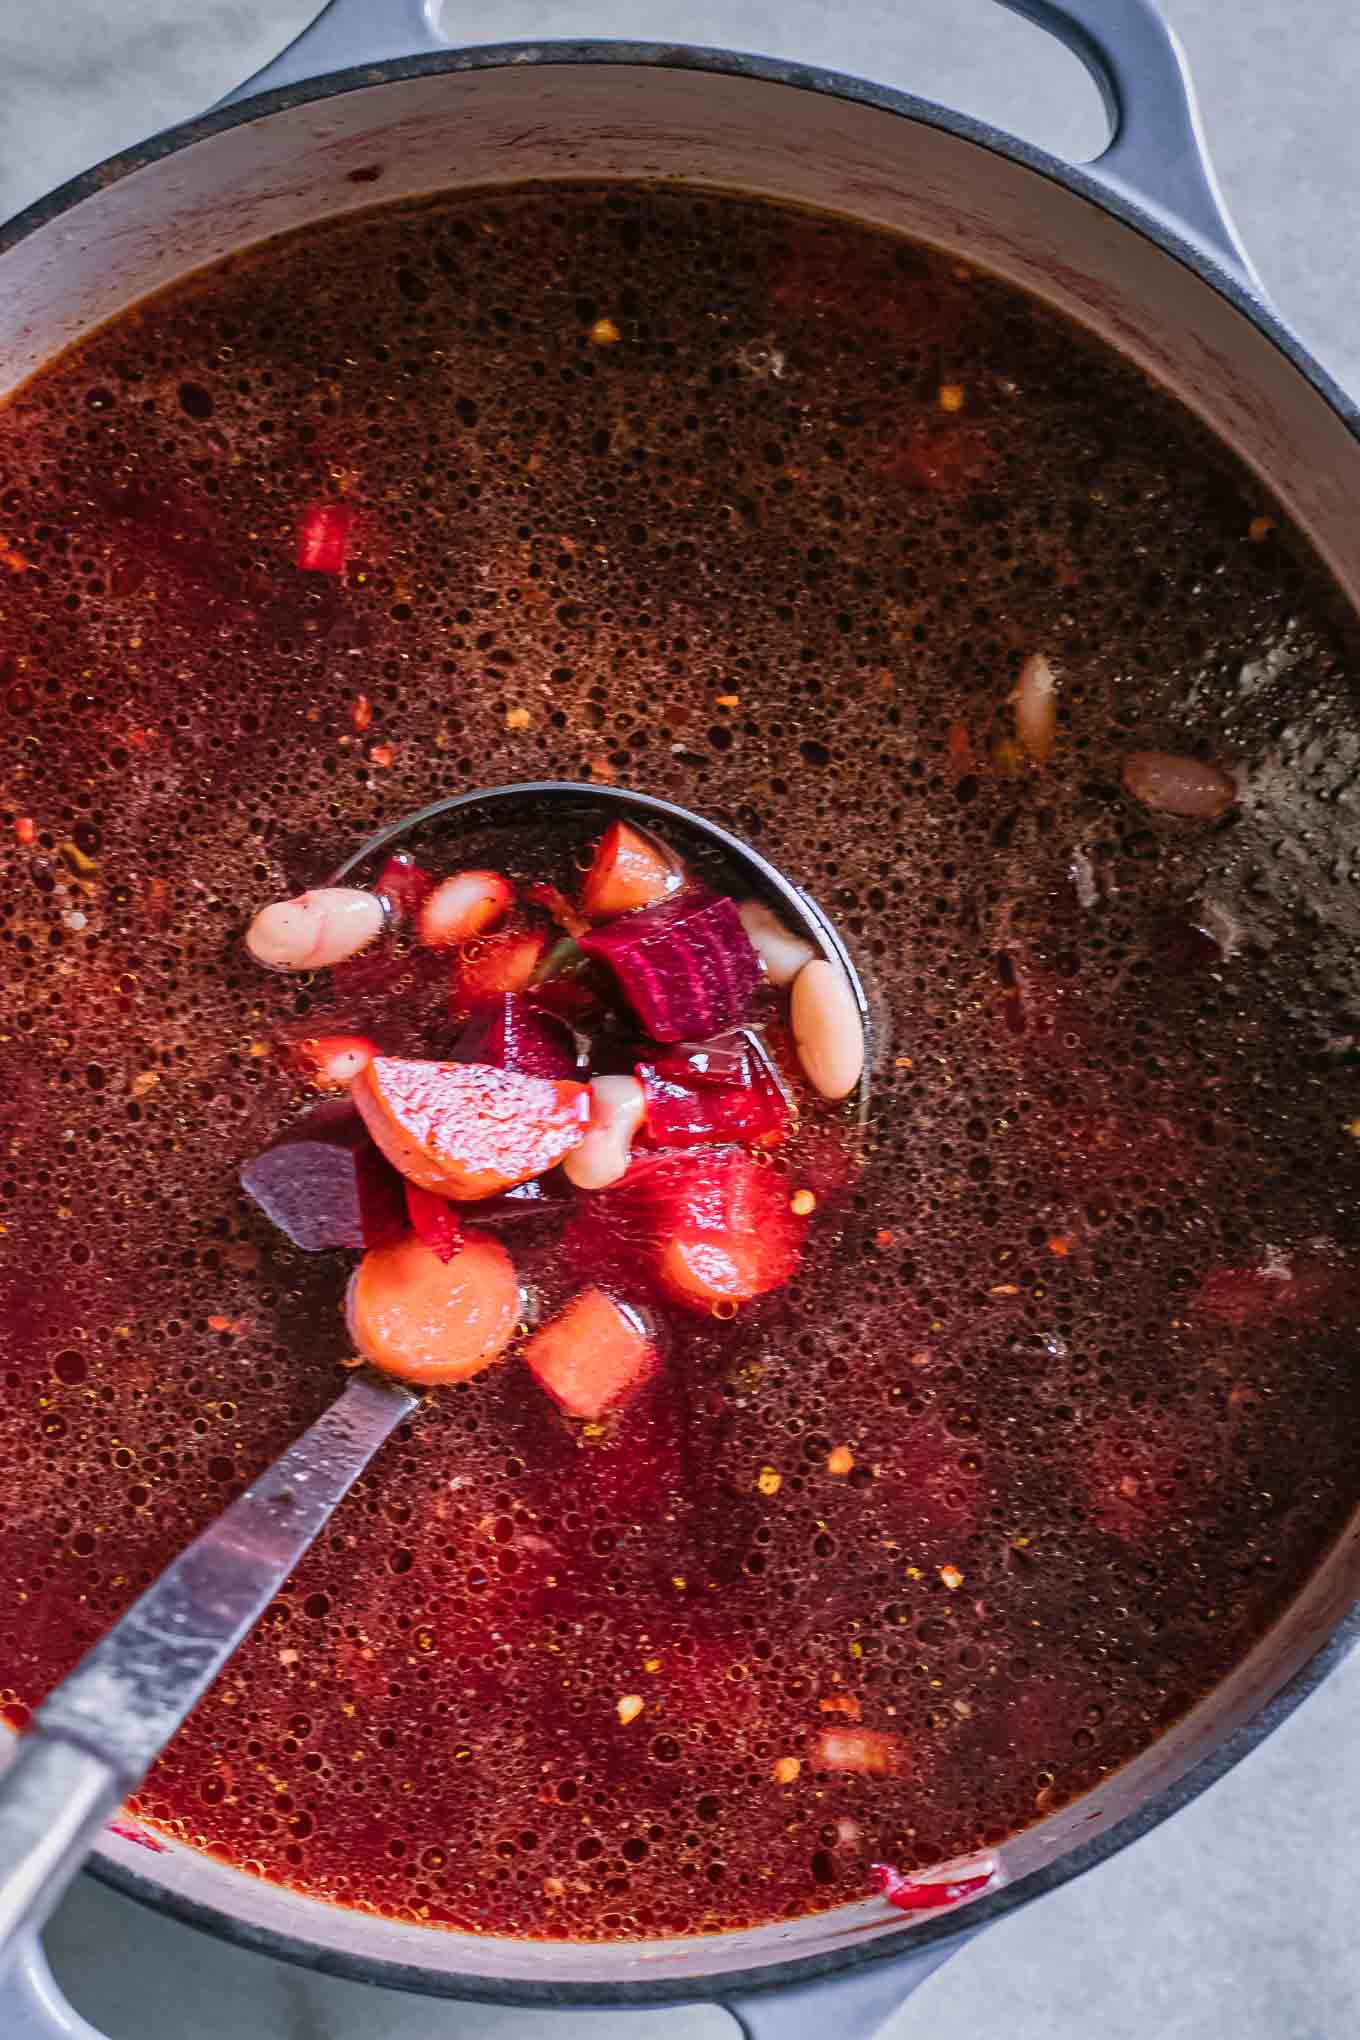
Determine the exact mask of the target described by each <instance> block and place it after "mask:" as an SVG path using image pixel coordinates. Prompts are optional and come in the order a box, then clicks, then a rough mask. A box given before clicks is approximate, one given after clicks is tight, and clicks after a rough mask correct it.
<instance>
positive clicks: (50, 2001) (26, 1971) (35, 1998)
mask: <svg viewBox="0 0 1360 2040" xmlns="http://www.w3.org/2000/svg"><path fill="white" fill-rule="evenodd" d="M0 2033H3V2035H4V2040H101V2035H100V2034H98V2033H96V2031H95V2029H94V2027H93V2026H92V2025H91V2024H90V2023H89V2021H88V2020H87V2019H82V2018H81V2016H80V2013H79V2012H77V2011H73V2010H72V2008H71V2006H70V2005H68V2004H67V2002H66V2000H65V1998H64V1997H63V1996H62V1994H61V1992H60V1991H59V1990H58V1988H57V1985H56V1979H55V1978H54V1977H53V1975H52V1972H51V1970H50V1969H49V1968H48V1966H47V1957H46V1956H45V1955H44V1954H43V1951H42V1943H41V1941H39V1939H38V1937H37V1935H36V1934H34V1935H33V1936H32V1938H31V1939H30V1940H27V1941H24V1942H23V1943H22V1944H21V1945H20V1946H19V1947H18V1948H17V1949H16V1951H15V1953H14V1955H13V1956H12V1957H11V1958H10V1965H9V1968H8V1969H7V1971H6V1972H5V1974H4V1975H3V1976H0Z"/></svg>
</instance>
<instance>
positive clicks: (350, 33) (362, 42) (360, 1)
mask: <svg viewBox="0 0 1360 2040" xmlns="http://www.w3.org/2000/svg"><path fill="white" fill-rule="evenodd" d="M441 4H442V0H328V4H327V5H326V6H325V7H323V8H322V10H321V12H320V13H319V14H318V15H317V17H316V19H315V20H314V21H309V22H308V24H307V26H306V28H304V29H302V30H301V31H300V32H299V33H298V34H297V35H296V36H294V38H293V40H292V42H290V43H289V45H288V47H287V49H286V50H281V51H280V52H279V54H278V56H276V57H275V58H274V59H273V61H272V63H268V64H265V65H264V66H263V68H262V69H261V70H258V71H256V72H255V73H254V74H253V76H251V77H249V78H247V79H246V81H245V83H244V85H238V86H237V87H236V90H235V91H234V92H228V93H227V95H226V97H225V98H224V99H219V100H218V102H217V104H218V105H219V106H235V105H236V103H237V101H238V100H241V99H253V98H254V97H255V96H256V94H257V93H260V92H276V91H278V89H279V87H280V86H283V85H299V84H301V83H302V82H303V81H304V80H306V79H309V78H323V77H325V76H326V74H327V73H328V72H330V71H349V70H353V69H354V67H355V66H356V65H358V64H385V63H388V62H390V61H391V60H392V58H394V57H424V56H428V55H430V54H431V53H432V52H433V51H435V50H444V49H447V48H448V47H449V45H448V41H447V39H446V38H445V37H444V36H442V35H440V33H439V32H438V30H437V28H436V27H435V23H436V21H437V20H438V18H439V15H440V12H441Z"/></svg>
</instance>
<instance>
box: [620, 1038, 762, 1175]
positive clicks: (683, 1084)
mask: <svg viewBox="0 0 1360 2040" xmlns="http://www.w3.org/2000/svg"><path fill="white" fill-rule="evenodd" d="M636 1075H637V1079H638V1082H639V1083H640V1084H641V1085H642V1088H643V1090H644V1091H645V1092H646V1094H647V1116H646V1120H645V1121H644V1126H645V1130H646V1137H647V1139H648V1141H650V1142H652V1143H654V1144H655V1145H656V1146H657V1147H692V1146H694V1145H695V1144H696V1143H698V1142H704V1141H752V1140H769V1139H770V1138H771V1137H773V1138H775V1139H782V1137H783V1135H784V1134H785V1133H786V1131H787V1130H788V1125H789V1121H790V1119H791V1118H792V1116H793V1112H792V1107H791V1105H790V1103H789V1099H788V1095H787V1093H786V1092H785V1090H784V1086H783V1085H782V1083H781V1082H780V1080H779V1075H778V1072H777V1071H776V1069H775V1066H774V1064H773V1063H772V1062H771V1060H770V1058H769V1055H768V1054H767V1053H766V1050H765V1047H764V1044H763V1043H762V1041H761V1039H760V1037H759V1035H758V1034H756V1033H755V1032H754V1031H753V1030H752V1029H750V1028H742V1029H740V1030H739V1031H738V1032H736V1033H734V1034H724V1035H720V1036H719V1037H718V1039H717V1040H715V1041H698V1042H682V1043H680V1044H678V1045H677V1046H676V1047H675V1048H673V1049H666V1050H663V1051H662V1052H661V1053H659V1054H657V1055H656V1056H655V1057H653V1059H652V1060H650V1061H647V1062H640V1063H638V1064H637V1067H636Z"/></svg>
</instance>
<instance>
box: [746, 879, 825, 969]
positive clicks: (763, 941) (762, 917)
mask: <svg viewBox="0 0 1360 2040" xmlns="http://www.w3.org/2000/svg"><path fill="white" fill-rule="evenodd" d="M737 911H738V913H739V914H740V915H741V925H742V927H743V928H744V929H745V930H746V933H747V936H748V937H749V939H750V943H751V947H752V949H754V950H755V952H756V955H757V956H758V957H759V958H760V960H761V962H762V963H763V964H764V966H765V975H766V977H767V978H768V979H769V980H770V983H771V984H772V985H791V984H792V983H793V981H794V979H795V978H796V977H797V975H798V973H799V971H800V970H801V969H802V968H803V966H804V964H807V963H811V961H812V959H813V957H814V956H815V955H816V954H817V952H816V950H815V949H814V948H813V946H812V944H811V943H810V942H805V941H804V940H803V937H802V936H801V935H795V934H794V932H793V930H792V928H786V927H785V926H784V923H783V922H782V921H781V920H780V918H779V916H778V914H772V913H771V912H770V909H769V908H768V907H767V906H766V905H765V904H764V902H763V901H762V900H747V901H745V902H744V904H743V905H742V906H740V907H739V908H738V909H737Z"/></svg>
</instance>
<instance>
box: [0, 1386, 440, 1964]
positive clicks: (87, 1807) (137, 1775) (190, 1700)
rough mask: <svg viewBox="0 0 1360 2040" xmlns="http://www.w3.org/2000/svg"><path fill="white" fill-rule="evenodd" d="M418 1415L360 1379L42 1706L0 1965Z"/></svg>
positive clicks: (27, 1772)
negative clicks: (379, 1457)
mask: <svg viewBox="0 0 1360 2040" xmlns="http://www.w3.org/2000/svg"><path fill="white" fill-rule="evenodd" d="M415 1406H416V1398H415V1397H414V1396H412V1395H410V1394H408V1393H407V1392H406V1391H405V1390H404V1389H401V1388H398V1387H396V1386H395V1385H394V1384H390V1383H388V1382H385V1381H383V1380H381V1379H379V1378H378V1377H376V1376H370V1375H367V1374H356V1375H355V1376H354V1378H353V1380H352V1381H351V1382H350V1383H349V1385H348V1387H347V1388H346V1389H345V1392H344V1394H343V1395H342V1396H341V1397H340V1398H339V1400H338V1401H336V1402H334V1403H332V1405H331V1407H330V1408H329V1409H328V1410H326V1411H325V1412H324V1414H323V1415H321V1416H320V1417H318V1418H317V1420H316V1422H315V1423H314V1424H313V1425H312V1426H311V1428H310V1429H309V1430H307V1431H304V1432H303V1434H302V1436H301V1437H300V1438H299V1439H298V1440H297V1442H296V1443H295V1444H293V1445H291V1446H290V1447H289V1448H288V1450H287V1452H285V1453H284V1455H283V1457H282V1458H281V1459H277V1460H275V1462H274V1464H273V1465H272V1466H271V1467H270V1468H269V1469H268V1471H267V1472H265V1473H262V1474H261V1475H260V1477H259V1479H258V1480H257V1481H255V1482H253V1483H252V1485H251V1486H250V1487H248V1488H247V1489H246V1491H245V1493H244V1494H243V1495H240V1496H238V1498H237V1499H236V1501H234V1502H233V1503H232V1504H231V1506H230V1508H228V1509H227V1510H225V1511H224V1513H223V1514H222V1515H221V1516H219V1517H218V1519H217V1521H216V1522H215V1523H213V1524H212V1525H210V1527H209V1528H208V1529H207V1530H205V1531H204V1532H203V1534H202V1535H201V1536H200V1537H197V1538H196V1539H195V1540H194V1542H193V1543H192V1544H191V1545H189V1546H188V1548H187V1549H186V1550H185V1551H183V1552H181V1554H180V1556H179V1557H178V1558H177V1559H176V1560H175V1561H174V1563H173V1564H172V1565H170V1566H167V1568H166V1570H165V1571H164V1572H163V1573H162V1574H161V1576H160V1578H159V1579H158V1580H157V1581H156V1582H155V1584H154V1585H153V1586H150V1587H148V1588H147V1590H146V1592H145V1593H144V1594H143V1595H142V1596H141V1599H140V1600H137V1601H134V1602H133V1604H132V1606H131V1607H130V1608H129V1609H128V1611H127V1613H126V1615H124V1616H123V1618H122V1620H121V1621H119V1622H116V1623H115V1624H114V1626H113V1628H112V1629H111V1630H109V1632H108V1634H107V1635H106V1636H104V1637H102V1638H101V1639H100V1641H99V1642H98V1643H97V1644H96V1645H95V1647H94V1649H93V1650H92V1651H90V1652H89V1653H88V1654H87V1655H86V1656H85V1657H83V1658H82V1659H81V1661H80V1663H79V1664H78V1665H77V1666H76V1668H75V1670H74V1671H73V1672H72V1673H71V1675H70V1677H69V1678H66V1679H63V1680H62V1682H61V1684H60V1685H59V1686H56V1687H54V1688H53V1690H52V1692H51V1693H49V1695H48V1696H47V1699H46V1700H45V1701H44V1702H43V1704H42V1706H41V1707H40V1708H39V1710H38V1712H37V1714H36V1716H35V1717H34V1721H33V1726H32V1728H31V1729H30V1730H29V1731H28V1733H27V1734H26V1735H25V1736H23V1737H22V1738H21V1740H20V1742H19V1745H18V1748H17V1751H16V1753H15V1756H14V1759H13V1761H12V1763H11V1764H10V1766H9V1768H8V1770H7V1771H5V1773H4V1774H3V1776H0V1963H3V1959H4V1957H5V1955H6V1954H7V1953H8V1951H9V1949H10V1947H11V1945H12V1944H13V1942H14V1939H15V1937H16V1935H18V1934H20V1933H21V1932H23V1931H24V1930H25V1929H32V1928H36V1927H40V1926H41V1925H42V1924H43V1922H44V1920H45V1919H46V1918H47V1916H48V1914H49V1913H50V1912H51V1910H52V1908H53V1906H54V1905H55V1904H56V1903H57V1900H58V1899H59V1898H60V1897H61V1894H62V1892H63V1891H64V1890H65V1889H66V1886H67V1885H68V1884H69V1883H70V1881H71V1879H72V1877H74V1875H75V1873H76V1871H77V1870H78V1869H79V1868H80V1865H81V1863H82V1862H83V1861H84V1859H85V1856H86V1855H87V1854H88V1852H89V1850H90V1848H91V1846H92V1845H93V1843H94V1842H95V1840H96V1839H97V1837H98V1834H99V1830H100V1828H101V1827H102V1826H103V1824H104V1822H105V1821H106V1820H107V1818H108V1816H109V1815H110V1813H112V1812H113V1811H114V1810H115V1808H116V1807H117V1806H118V1805H119V1804H120V1802H121V1801H122V1799H123V1798H124V1796H125V1795H126V1794H127V1793H128V1792H130V1791H131V1790H132V1789H133V1788H134V1786H136V1785H137V1784H139V1783H140V1781H141V1780H142V1778H143V1777H145V1775H146V1773H147V1772H148V1771H149V1770H150V1768H151V1765H152V1764H153V1763H154V1762H155V1759H156V1758H157V1756H158V1755H159V1754H160V1752H161V1751H162V1750H163V1749H164V1748H165V1745H166V1744H167V1743H168V1742H169V1741H170V1738H171V1737H172V1736H173V1735H174V1733H175V1730H176V1729H177V1728H178V1727H179V1725H180V1723H181V1722H182V1721H183V1720H184V1718H185V1716H186V1715H187V1714H188V1713H189V1712H190V1711H191V1709H192V1708H193V1707H194V1706H196V1704H197V1703H198V1701H199V1700H200V1699H201V1697H202V1695H203V1694H204V1693H205V1692H206V1690H207V1688H208V1687H209V1686H210V1685H211V1684H212V1682H213V1680H214V1679H215V1678H216V1677H217V1675H218V1673H219V1672H220V1671H221V1670H222V1667H223V1666H224V1665H225V1664H226V1662H227V1660H228V1658H229V1657H230V1656H231V1654H232V1652H233V1651H234V1650H235V1649H236V1646H237V1645H238V1644H239V1643H240V1642H241V1640H242V1638H243V1637H244V1636H246V1635H247V1633H248V1632H249V1631H250V1630H251V1629H252V1628H253V1627H254V1625H255V1624H256V1622H258V1621H259V1619H260V1616H261V1615H262V1614H263V1613H264V1610H265V1609H266V1607H267V1606H268V1605H269V1603H270V1601H271V1600H272V1599H273V1597H274V1595H275V1594H276V1593H277V1592H278V1590H279V1588H280V1587H281V1586H282V1585H283V1583H284V1581H285V1580H286V1579H287V1577H288V1575H289V1573H290V1572H291V1571H292V1570H293V1567H294V1566H295V1565H296V1564H297V1562H298V1560H299V1559H300V1558H301V1557H302V1554H303V1553H304V1552H305V1551H306V1549H307V1547H308V1545H309V1544H311V1542H312V1540H313V1539H314V1538H315V1537H316V1536H317V1534H318V1533H319V1532H320V1531H321V1530H322V1529H323V1528H324V1527H325V1525H326V1523H327V1522H328V1521H329V1519H330V1516H331V1513H332V1511H333V1510H334V1508H335V1506H336V1504H337V1503H338V1502H339V1501H340V1500H341V1499H342V1497H343V1496H344V1495H345V1494H347V1493H348V1491H349V1489H350V1488H351V1487H352V1486H353V1484H354V1482H355V1481H356V1480H357V1479H358V1477H359V1475H360V1474H361V1473H362V1472H363V1470H364V1468H365V1467H366V1466H367V1465H368V1462H369V1460H370V1459H371V1458H372V1457H373V1455H374V1453H375V1452H376V1451H377V1449H378V1447H379V1446H380V1445H381V1444H382V1443H383V1441H384V1440H385V1439H386V1438H387V1437H389V1436H390V1434H391V1433H392V1432H393V1431H394V1430H395V1429H396V1427H397V1425H398V1424H399V1423H400V1422H401V1420H402V1418H403V1417H405V1416H407V1415H409V1413H410V1412H411V1411H412V1410H413V1409H414V1408H415Z"/></svg>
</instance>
